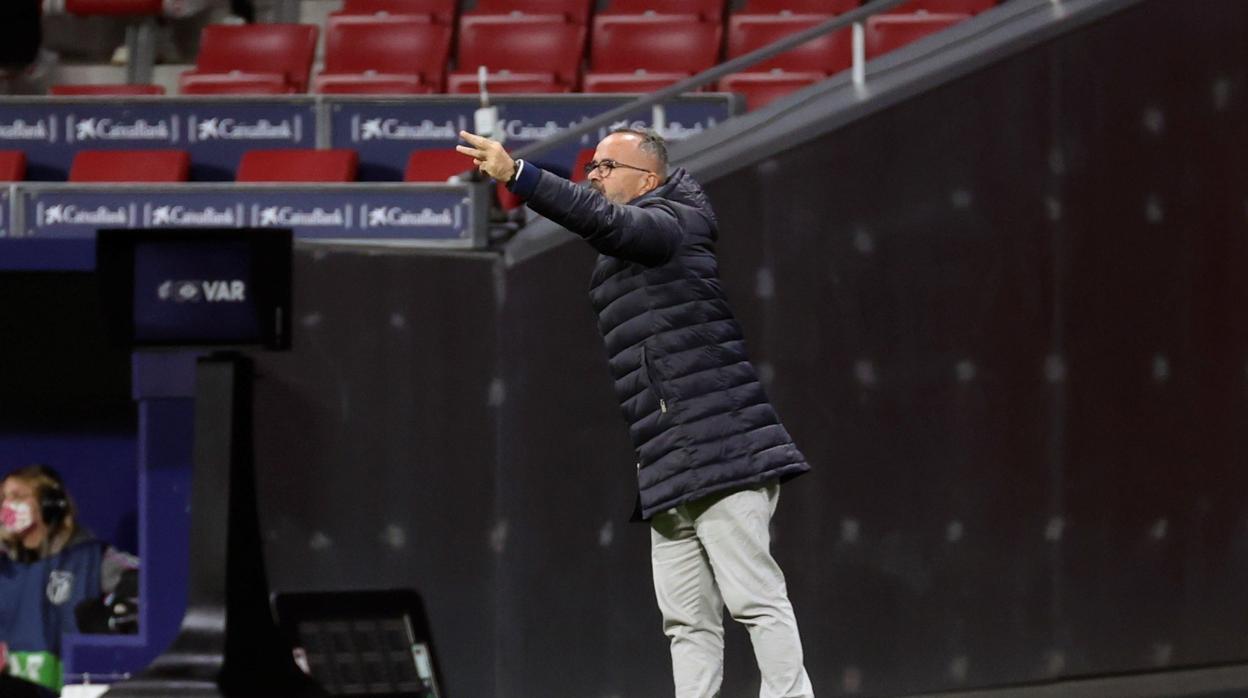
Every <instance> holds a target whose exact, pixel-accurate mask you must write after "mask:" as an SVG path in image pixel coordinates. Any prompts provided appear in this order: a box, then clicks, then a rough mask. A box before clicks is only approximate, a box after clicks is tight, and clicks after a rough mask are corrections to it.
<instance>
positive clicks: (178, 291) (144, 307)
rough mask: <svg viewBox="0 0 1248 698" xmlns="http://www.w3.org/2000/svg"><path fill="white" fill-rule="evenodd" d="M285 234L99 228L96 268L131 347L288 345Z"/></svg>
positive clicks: (287, 243) (121, 332)
mask: <svg viewBox="0 0 1248 698" xmlns="http://www.w3.org/2000/svg"><path fill="white" fill-rule="evenodd" d="M290 244H291V243H290V231H288V230H271V229H256V230H238V229H220V230H218V229H198V230H102V231H100V235H99V238H98V243H97V245H98V247H97V255H96V269H97V273H99V274H100V275H101V277H102V280H103V282H104V285H103V287H104V289H105V293H106V300H105V302H106V304H107V308H108V311H109V313H110V316H111V317H112V324H113V326H114V330H115V333H116V334H117V335H119V336H120V338H121V339H122V340H123V341H126V342H129V343H130V344H131V345H134V346H200V345H207V346H222V345H229V346H250V345H261V346H265V347H268V348H272V349H283V348H287V347H288V346H289V343H290V341H289V326H290V325H289V323H290Z"/></svg>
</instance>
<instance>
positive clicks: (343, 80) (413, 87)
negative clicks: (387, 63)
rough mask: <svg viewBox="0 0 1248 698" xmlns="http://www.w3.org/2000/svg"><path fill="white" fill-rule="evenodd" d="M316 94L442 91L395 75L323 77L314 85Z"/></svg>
mask: <svg viewBox="0 0 1248 698" xmlns="http://www.w3.org/2000/svg"><path fill="white" fill-rule="evenodd" d="M314 88H315V92H317V94H323V95H428V94H434V93H436V92H441V90H437V89H434V86H433V85H426V84H424V83H422V82H421V81H420V80H418V79H415V78H404V77H401V76H394V75H369V74H367V73H358V74H349V75H322V76H320V77H318V78H317V79H316V82H315V83H314Z"/></svg>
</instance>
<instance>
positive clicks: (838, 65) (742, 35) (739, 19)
mask: <svg viewBox="0 0 1248 698" xmlns="http://www.w3.org/2000/svg"><path fill="white" fill-rule="evenodd" d="M829 17H830V15H742V14H737V15H733V16H732V17H730V18H729V20H728V57H729V58H736V57H737V56H741V55H744V54H747V53H749V52H750V51H754V50H757V49H760V48H762V47H764V46H766V45H768V44H771V43H773V42H775V41H778V40H779V39H782V38H784V37H786V36H788V35H790V34H794V33H796V32H799V31H802V30H803V29H809V28H810V27H813V26H815V25H817V24H820V23H822V22H825V21H827V20H828V18H829ZM851 44H852V38H851V34H850V31H849V29H842V30H839V31H835V32H832V33H830V34H825V35H823V36H821V37H818V38H816V39H812V40H811V41H807V42H806V43H804V44H802V45H801V46H798V47H797V48H794V49H792V50H789V51H785V52H784V53H782V54H780V55H778V56H775V57H774V58H769V59H767V60H765V61H762V62H760V63H756V64H755V65H754V66H752V67H751V68H750V71H749V72H752V73H753V72H768V71H772V70H790V71H802V72H820V73H825V74H832V73H835V72H838V71H840V70H844V69H845V68H848V67H849V66H850V63H851V62H852V59H853V56H852V46H851Z"/></svg>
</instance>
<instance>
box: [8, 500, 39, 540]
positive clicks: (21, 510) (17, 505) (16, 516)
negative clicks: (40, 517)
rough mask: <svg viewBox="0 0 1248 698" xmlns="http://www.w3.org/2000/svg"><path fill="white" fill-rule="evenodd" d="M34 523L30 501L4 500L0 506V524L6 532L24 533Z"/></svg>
mask: <svg viewBox="0 0 1248 698" xmlns="http://www.w3.org/2000/svg"><path fill="white" fill-rule="evenodd" d="M34 524H35V516H34V514H33V513H32V512H31V509H30V502H5V503H4V506H3V507H0V525H3V526H4V530H5V531H7V532H8V533H25V532H26V530H27V529H29V528H30V527H31V526H33V525H34Z"/></svg>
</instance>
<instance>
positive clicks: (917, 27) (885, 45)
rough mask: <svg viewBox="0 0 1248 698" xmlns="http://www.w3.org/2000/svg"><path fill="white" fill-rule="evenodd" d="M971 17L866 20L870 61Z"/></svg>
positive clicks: (949, 16)
mask: <svg viewBox="0 0 1248 698" xmlns="http://www.w3.org/2000/svg"><path fill="white" fill-rule="evenodd" d="M969 17H970V15H933V14H928V13H926V12H920V13H918V14H913V15H873V16H871V17H868V18H867V58H875V57H876V56H879V55H881V54H884V53H888V52H889V51H892V50H893V49H895V48H900V47H902V46H905V45H906V44H909V43H911V42H913V41H918V40H919V39H922V38H923V37H925V36H927V35H928V34H935V33H936V32H938V31H940V30H942V29H945V28H948V27H951V26H953V25H955V24H957V23H958V22H961V21H962V20H964V19H967V18H969Z"/></svg>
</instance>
